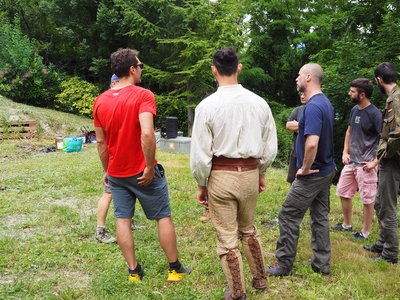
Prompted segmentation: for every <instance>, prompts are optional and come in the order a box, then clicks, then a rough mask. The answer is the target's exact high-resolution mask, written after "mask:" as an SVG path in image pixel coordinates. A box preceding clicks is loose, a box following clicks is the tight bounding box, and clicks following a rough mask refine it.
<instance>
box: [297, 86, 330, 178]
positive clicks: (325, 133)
mask: <svg viewBox="0 0 400 300" xmlns="http://www.w3.org/2000/svg"><path fill="white" fill-rule="evenodd" d="M333 118H334V112H333V107H332V105H331V103H330V102H329V100H328V98H327V97H326V96H325V95H324V94H322V93H320V94H316V95H314V96H312V97H311V98H310V100H309V101H308V102H307V104H306V106H305V107H304V110H303V114H302V117H301V118H300V122H299V134H298V136H297V141H296V156H297V168H298V169H300V168H301V166H302V165H303V159H304V146H305V143H306V138H307V135H318V136H319V142H318V150H317V155H316V157H315V160H314V163H313V164H312V166H311V169H312V170H316V169H318V170H319V173H315V174H313V175H312V176H318V177H320V176H326V175H328V174H330V173H331V172H332V171H333V170H334V169H335V163H334V162H333Z"/></svg>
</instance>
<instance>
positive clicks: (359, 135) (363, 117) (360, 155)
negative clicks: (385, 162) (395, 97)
mask: <svg viewBox="0 0 400 300" xmlns="http://www.w3.org/2000/svg"><path fill="white" fill-rule="evenodd" d="M349 126H350V163H351V164H356V165H360V164H361V163H362V162H368V161H372V160H374V159H375V157H376V150H377V145H378V142H379V134H380V132H381V130H382V113H381V112H380V111H379V109H378V108H377V107H376V106H375V105H373V104H370V105H368V106H367V107H365V108H364V109H359V107H358V105H356V106H354V107H353V108H352V110H351V113H350V121H349Z"/></svg>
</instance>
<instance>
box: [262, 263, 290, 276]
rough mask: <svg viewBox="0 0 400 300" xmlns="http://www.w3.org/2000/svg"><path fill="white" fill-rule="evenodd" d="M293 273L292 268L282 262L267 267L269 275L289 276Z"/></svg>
mask: <svg viewBox="0 0 400 300" xmlns="http://www.w3.org/2000/svg"><path fill="white" fill-rule="evenodd" d="M291 273H292V270H291V269H290V268H287V267H284V266H282V265H281V264H280V263H278V262H276V263H274V264H273V265H272V266H269V267H267V275H268V276H288V275H290V274H291Z"/></svg>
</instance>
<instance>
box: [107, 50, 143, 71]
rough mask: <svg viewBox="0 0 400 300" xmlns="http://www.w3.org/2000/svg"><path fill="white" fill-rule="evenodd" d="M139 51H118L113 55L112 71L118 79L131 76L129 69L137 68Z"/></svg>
mask: <svg viewBox="0 0 400 300" xmlns="http://www.w3.org/2000/svg"><path fill="white" fill-rule="evenodd" d="M138 56H139V51H137V50H135V49H129V48H125V49H118V50H117V51H115V52H114V53H112V54H111V69H112V71H113V73H114V74H115V75H117V76H118V78H122V77H126V76H129V68H130V67H131V66H134V67H136V66H137V63H138V59H137V57H138Z"/></svg>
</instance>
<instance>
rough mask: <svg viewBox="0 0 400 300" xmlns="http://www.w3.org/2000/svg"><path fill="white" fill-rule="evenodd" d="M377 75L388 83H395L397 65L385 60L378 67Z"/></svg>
mask: <svg viewBox="0 0 400 300" xmlns="http://www.w3.org/2000/svg"><path fill="white" fill-rule="evenodd" d="M375 77H376V78H378V77H379V78H381V79H382V80H383V82H384V83H386V84H389V83H395V82H396V81H397V73H396V67H395V66H394V65H393V64H391V63H389V62H383V63H381V64H379V65H378V66H377V67H376V69H375Z"/></svg>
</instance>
